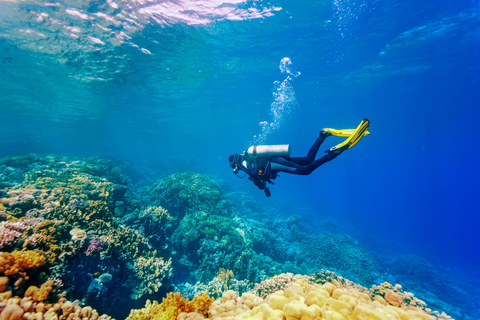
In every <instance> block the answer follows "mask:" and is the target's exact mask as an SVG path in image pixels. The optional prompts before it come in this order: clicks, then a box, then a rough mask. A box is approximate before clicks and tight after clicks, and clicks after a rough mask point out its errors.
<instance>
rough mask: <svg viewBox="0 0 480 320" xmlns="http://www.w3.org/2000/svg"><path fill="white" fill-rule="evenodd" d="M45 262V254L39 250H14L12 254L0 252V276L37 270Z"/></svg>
mask: <svg viewBox="0 0 480 320" xmlns="http://www.w3.org/2000/svg"><path fill="white" fill-rule="evenodd" d="M44 262H45V254H44V252H43V251H40V250H24V251H18V250H15V251H13V252H12V253H9V252H0V274H4V275H6V276H8V275H13V274H17V273H20V272H24V271H27V270H29V269H33V268H38V267H39V266H41V265H42V264H43V263H44Z"/></svg>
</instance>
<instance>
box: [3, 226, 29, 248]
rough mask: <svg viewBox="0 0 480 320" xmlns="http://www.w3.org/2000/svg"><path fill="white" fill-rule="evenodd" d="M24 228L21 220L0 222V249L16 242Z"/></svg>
mask: <svg viewBox="0 0 480 320" xmlns="http://www.w3.org/2000/svg"><path fill="white" fill-rule="evenodd" d="M26 228H27V227H26V226H25V225H24V224H23V223H21V222H7V221H2V222H0V249H3V248H4V247H8V246H12V245H13V244H14V243H15V242H17V241H18V240H19V239H20V238H21V237H22V234H23V232H24V231H25V229H26Z"/></svg>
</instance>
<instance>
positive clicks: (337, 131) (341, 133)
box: [322, 128, 370, 137]
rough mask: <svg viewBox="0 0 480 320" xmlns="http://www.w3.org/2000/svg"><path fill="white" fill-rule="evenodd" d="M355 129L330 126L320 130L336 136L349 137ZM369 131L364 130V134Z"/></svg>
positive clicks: (367, 133)
mask: <svg viewBox="0 0 480 320" xmlns="http://www.w3.org/2000/svg"><path fill="white" fill-rule="evenodd" d="M355 130H356V129H332V128H323V129H322V131H324V132H330V133H331V134H332V136H337V137H350V136H351V135H352V134H353V133H354V132H355ZM369 134H370V131H368V130H367V131H365V134H364V135H365V136H367V135H369Z"/></svg>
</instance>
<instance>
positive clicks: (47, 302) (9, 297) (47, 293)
mask: <svg viewBox="0 0 480 320" xmlns="http://www.w3.org/2000/svg"><path fill="white" fill-rule="evenodd" d="M4 280H5V278H2V282H0V283H2V284H3V285H2V286H0V289H2V290H0V319H1V320H22V319H24V320H39V319H45V320H54V319H63V320H73V319H80V318H81V319H83V320H113V319H112V317H110V316H108V315H106V314H103V315H101V316H100V315H99V314H98V312H97V311H96V310H95V309H93V308H92V307H89V306H83V307H81V306H80V305H79V304H78V303H77V302H70V301H67V300H66V299H65V298H62V297H59V296H58V294H57V293H56V290H53V288H52V287H54V281H52V280H49V281H47V282H45V283H44V284H42V285H41V286H40V288H37V287H35V286H30V287H29V288H28V289H27V290H26V291H25V292H24V294H23V297H22V296H19V295H14V294H15V292H12V291H5V289H7V285H8V281H4Z"/></svg>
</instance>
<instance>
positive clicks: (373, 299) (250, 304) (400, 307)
mask: <svg viewBox="0 0 480 320" xmlns="http://www.w3.org/2000/svg"><path fill="white" fill-rule="evenodd" d="M313 278H314V277H309V276H301V275H293V274H281V275H278V276H276V277H274V278H272V279H269V280H268V281H269V282H268V283H266V281H265V283H262V284H257V285H255V288H254V289H253V290H252V291H251V292H247V293H243V294H242V295H241V296H239V295H238V294H237V293H236V292H235V291H233V290H229V291H226V292H224V293H223V295H222V297H221V298H218V299H217V300H215V301H213V299H210V298H208V296H207V295H206V294H205V293H204V294H202V295H199V296H196V297H195V298H194V299H193V300H192V302H189V301H188V300H187V301H185V300H184V298H183V296H182V295H181V294H180V293H176V294H173V293H169V294H168V295H167V298H165V299H163V302H162V303H161V304H158V303H157V302H156V301H154V302H153V303H151V302H150V301H148V302H147V304H146V306H145V308H144V309H140V310H132V312H131V313H130V316H129V317H128V318H127V320H144V319H165V320H166V319H172V320H173V319H205V318H206V317H207V313H208V318H209V319H224V320H229V319H231V320H234V319H272V320H274V319H279V320H297V319H298V320H300V319H303V320H306V319H311V320H313V319H317V320H321V319H326V320H342V319H349V320H365V319H370V320H391V319H399V320H400V319H401V320H408V319H423V320H434V319H444V320H448V319H451V318H450V317H449V316H448V315H446V314H444V313H442V314H440V313H439V312H436V311H432V310H430V309H428V308H426V306H425V304H424V303H422V301H420V300H418V299H416V298H414V299H413V300H407V299H403V300H402V299H401V295H403V296H407V294H406V293H403V292H402V290H401V287H399V286H395V287H392V286H391V285H390V284H387V283H385V284H383V285H382V286H380V287H375V288H372V289H370V291H369V290H367V289H366V288H363V287H361V286H359V285H356V284H354V283H353V282H351V281H348V280H345V281H341V280H340V279H339V277H337V276H336V275H335V274H333V273H323V276H322V275H319V274H317V277H316V279H317V280H320V279H321V278H323V280H322V281H321V282H323V284H320V283H316V282H314V281H312V279H313ZM327 278H334V279H337V282H336V283H337V284H342V286H340V287H339V286H337V285H336V284H334V283H332V282H329V281H327ZM338 280H340V281H338ZM391 288H394V289H395V290H396V291H397V292H398V294H397V293H394V292H393V290H392V289H391ZM382 292H386V295H381V294H380V293H382ZM257 293H260V294H261V295H257ZM199 298H200V299H199ZM197 299H199V300H197ZM196 300H197V301H201V303H200V304H197V307H196V308H193V307H191V304H193V303H194V301H196ZM212 301H213V302H212ZM412 301H413V302H414V303H413V304H412V303H411V302H412ZM198 305H200V307H198Z"/></svg>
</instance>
